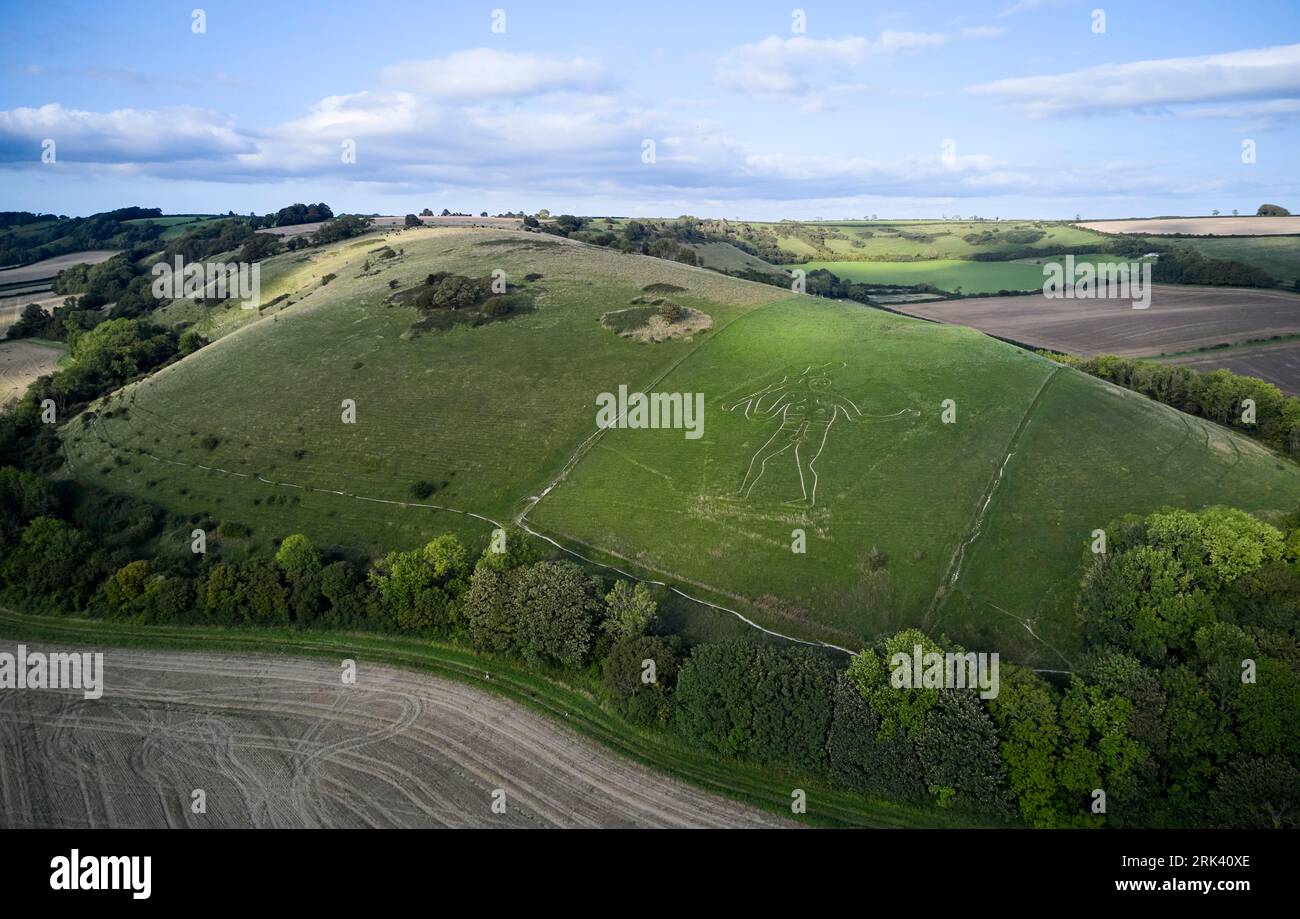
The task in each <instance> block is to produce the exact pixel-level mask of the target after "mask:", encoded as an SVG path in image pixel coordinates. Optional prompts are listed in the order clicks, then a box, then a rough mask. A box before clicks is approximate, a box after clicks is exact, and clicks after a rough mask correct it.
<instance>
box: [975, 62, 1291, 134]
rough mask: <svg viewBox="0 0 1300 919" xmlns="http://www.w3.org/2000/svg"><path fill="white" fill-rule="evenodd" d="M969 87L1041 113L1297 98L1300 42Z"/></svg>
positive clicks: (1033, 112) (1015, 79) (999, 81)
mask: <svg viewBox="0 0 1300 919" xmlns="http://www.w3.org/2000/svg"><path fill="white" fill-rule="evenodd" d="M967 91H968V92H973V93H981V94H986V95H995V96H1002V97H1003V98H1005V99H1006V100H1008V101H1009V102H1011V103H1012V104H1014V105H1016V106H1018V107H1019V108H1021V109H1022V110H1023V111H1025V112H1026V113H1028V114H1030V115H1033V116H1038V117H1042V116H1050V115H1063V114H1070V113H1076V112H1097V111H1114V110H1116V109H1123V110H1153V109H1163V108H1165V107H1168V106H1179V105H1188V104H1193V103H1203V102H1216V101H1226V100H1231V99H1273V98H1294V97H1296V96H1300V44H1297V45H1283V46H1279V47H1274V48H1256V49H1249V50H1245V51H1232V52H1228V53H1226V54H1210V55H1203V56H1200V57H1172V58H1163V59H1159V60H1150V61H1135V62H1132V63H1128V64H1103V65H1100V66H1097V67H1089V68H1087V69H1085V70H1076V71H1073V72H1071V73H1063V74H1057V75H1053V76H1036V77H1013V78H1011V79H1006V80H996V81H994V82H992V83H984V84H980V85H978V86H971V87H967Z"/></svg>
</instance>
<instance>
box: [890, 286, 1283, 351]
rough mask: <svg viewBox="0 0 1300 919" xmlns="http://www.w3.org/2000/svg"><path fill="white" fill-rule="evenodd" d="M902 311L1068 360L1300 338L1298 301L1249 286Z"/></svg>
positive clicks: (989, 300) (912, 306) (978, 300)
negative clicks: (1140, 303) (1139, 306)
mask: <svg viewBox="0 0 1300 919" xmlns="http://www.w3.org/2000/svg"><path fill="white" fill-rule="evenodd" d="M901 308H902V310H903V311H904V312H907V313H909V314H911V315H913V316H920V317H922V318H925V319H934V320H937V321H939V322H951V323H956V324H959V325H966V326H971V327H973V328H976V329H979V330H980V331H982V332H987V333H989V334H991V335H997V336H1000V337H1002V338H1009V339H1011V340H1013V341H1017V342H1021V343H1023V344H1027V345H1033V346H1035V347H1039V348H1049V349H1051V350H1053V351H1063V352H1065V353H1067V354H1076V355H1082V356H1091V355H1094V354H1121V355H1127V356H1130V357H1142V356H1156V355H1160V354H1173V353H1176V352H1179V351H1192V350H1195V349H1196V348H1205V347H1209V346H1212V345H1218V344H1225V343H1226V344H1235V343H1237V342H1243V341H1248V340H1250V339H1256V338H1268V337H1270V336H1273V335H1292V334H1295V333H1300V296H1297V295H1296V294H1289V293H1283V292H1282V291H1272V290H1257V289H1251V288H1225V287H1183V286H1177V285H1165V284H1156V285H1154V286H1153V288H1152V291H1151V305H1150V308H1148V309H1145V310H1135V309H1133V307H1132V303H1131V301H1128V300H1109V299H1098V300H1065V299H1056V300H1049V299H1047V298H1046V297H1044V296H1042V295H1041V294H1035V295H1026V296H1020V297H972V298H969V299H965V300H943V301H937V302H932V303H909V304H905V305H903V306H902V307H901Z"/></svg>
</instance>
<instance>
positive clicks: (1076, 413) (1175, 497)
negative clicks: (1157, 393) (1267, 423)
mask: <svg viewBox="0 0 1300 919" xmlns="http://www.w3.org/2000/svg"><path fill="white" fill-rule="evenodd" d="M1009 452H1010V453H1011V456H1010V458H1009V460H1008V461H1007V464H1006V469H1005V472H1004V474H1003V476H1002V479H1001V482H1000V483H999V484H998V486H997V488H996V490H995V491H994V494H993V498H992V501H991V502H990V503H989V506H988V510H987V512H986V514H985V516H984V520H983V521H982V527H981V530H980V532H979V535H978V537H976V538H975V539H974V540H973V541H972V543H971V545H970V548H969V550H968V551H967V552H966V556H965V559H964V562H963V565H962V567H961V571H960V574H959V576H958V578H957V580H956V583H955V585H954V586H953V589H952V591H951V592H950V594H949V596H948V597H947V599H946V602H945V603H944V604H943V606H942V607H941V608H940V613H941V615H940V617H939V619H938V621H937V623H935V625H936V626H937V628H938V630H940V631H946V632H947V633H948V634H950V635H962V636H963V637H966V638H967V640H969V641H971V642H972V643H973V644H977V645H981V646H982V645H985V644H988V643H990V642H995V641H996V642H998V643H999V644H1000V646H1001V647H1003V648H1007V647H1008V645H1007V644H1005V643H1006V642H1010V647H1011V648H1013V649H1015V651H1016V652H1018V654H1017V656H1020V655H1023V656H1025V657H1029V656H1032V657H1033V659H1035V660H1037V661H1038V662H1039V664H1038V666H1042V667H1059V668H1062V669H1073V667H1072V666H1071V664H1072V663H1073V662H1074V660H1075V653H1076V651H1077V627H1076V623H1075V621H1074V619H1073V616H1072V614H1071V612H1070V604H1071V600H1072V598H1073V595H1074V590H1075V585H1076V583H1077V582H1076V578H1077V574H1078V571H1079V569H1080V567H1081V566H1082V565H1083V563H1084V559H1085V557H1086V556H1087V553H1088V547H1089V544H1090V542H1091V534H1092V531H1093V530H1094V529H1097V528H1104V527H1106V526H1107V525H1109V524H1110V523H1111V522H1112V521H1113V520H1115V519H1116V518H1118V517H1120V516H1122V515H1124V514H1129V513H1143V512H1146V511H1148V510H1154V509H1158V508H1160V507H1164V506H1170V507H1181V508H1189V509H1200V508H1203V507H1207V506H1211V505H1215V504H1227V505H1231V506H1235V507H1240V508H1243V509H1245V510H1248V511H1251V512H1266V513H1267V512H1275V513H1280V512H1285V511H1290V510H1293V509H1294V508H1295V505H1296V487H1297V472H1298V471H1300V470H1298V469H1297V467H1296V465H1295V464H1294V463H1292V462H1290V461H1288V460H1285V459H1281V458H1279V457H1278V456H1276V455H1274V454H1272V453H1270V452H1269V451H1267V450H1265V449H1264V448H1263V447H1261V446H1259V445H1258V444H1257V443H1255V442H1254V441H1251V440H1248V439H1246V438H1243V437H1239V436H1237V435H1235V434H1232V433H1231V432H1229V431H1228V430H1227V429H1225V428H1221V427H1219V426H1218V425H1215V424H1211V423H1210V422H1208V421H1203V420H1201V419H1199V418H1193V417H1192V416H1190V415H1185V414H1183V413H1181V412H1178V411H1175V410H1174V409H1171V408H1168V407H1167V406H1163V405H1160V404H1159V403H1156V402H1152V401H1151V400H1149V399H1146V398H1145V397H1143V396H1141V395H1138V394H1137V393H1133V392H1129V391H1127V390H1123V389H1120V388H1118V387H1114V386H1110V385H1107V384H1105V383H1103V382H1102V381H1100V380H1097V379H1094V378H1092V377H1089V376H1087V375H1085V374H1082V373H1079V372H1078V371H1075V370H1068V369H1063V370H1061V371H1060V372H1059V373H1057V374H1056V376H1054V377H1053V378H1052V380H1051V382H1050V383H1049V384H1048V385H1047V387H1045V389H1044V391H1043V393H1042V396H1041V398H1040V400H1039V404H1038V406H1037V408H1036V410H1035V411H1034V412H1033V413H1032V414H1031V415H1030V416H1029V417H1028V418H1027V419H1026V424H1025V427H1024V429H1023V430H1022V431H1021V432H1020V434H1019V436H1018V437H1017V438H1016V440H1015V442H1014V443H1013V444H1012V445H1011V450H1010V451H1009ZM1008 625H1010V626H1011V631H1010V632H1008V631H1007V626H1008ZM1034 648H1038V653H1037V654H1034V653H1033V649H1034ZM1058 651H1059V652H1060V653H1059V654H1058V653H1057V652H1058ZM1008 653H1010V651H1008ZM1053 661H1055V663H1053Z"/></svg>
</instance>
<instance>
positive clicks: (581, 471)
mask: <svg viewBox="0 0 1300 919" xmlns="http://www.w3.org/2000/svg"><path fill="white" fill-rule="evenodd" d="M385 242H386V243H387V244H389V245H390V246H392V247H393V248H394V249H399V250H401V254H399V255H398V256H397V257H395V258H391V259H384V260H382V261H375V262H373V263H372V265H371V268H370V270H369V271H368V272H365V271H364V266H365V263H366V262H367V261H369V260H372V259H374V258H375V256H374V255H372V254H371V253H372V252H373V250H374V249H375V248H376V247H378V246H381V245H383V244H384V243H385ZM302 259H304V256H303V255H302V254H287V255H283V256H277V257H276V258H275V259H272V260H270V261H268V263H267V267H266V269H265V271H266V275H267V276H268V277H274V278H276V279H277V281H276V284H277V285H278V286H277V288H276V289H277V290H281V289H282V290H283V291H284V292H287V293H289V294H290V296H289V298H288V300H287V301H285V302H284V303H283V304H281V305H280V306H277V307H276V308H275V309H272V310H268V311H266V313H265V315H263V316H262V317H261V318H253V317H252V316H251V315H248V316H246V317H243V323H244V324H243V325H242V326H241V327H239V328H238V329H237V330H235V331H231V332H230V333H229V334H227V335H226V336H225V337H224V338H222V339H221V340H220V341H218V342H216V343H215V344H213V345H211V346H209V347H207V348H204V349H202V350H201V351H199V352H198V353H197V354H195V355H193V356H191V357H189V358H186V359H185V360H184V361H182V362H180V363H178V364H175V365H173V366H171V367H169V368H167V369H165V370H163V371H161V372H160V373H158V374H157V375H155V376H154V377H152V378H150V379H148V380H146V381H144V382H142V383H140V384H136V385H134V386H132V387H128V388H127V389H126V390H124V391H122V393H121V394H119V395H118V396H116V397H115V398H114V400H113V401H112V404H111V405H109V406H101V407H99V408H100V411H99V412H98V417H89V416H83V417H82V418H78V419H77V420H75V421H74V422H73V423H71V424H70V425H69V426H68V428H67V429H66V430H65V432H64V441H65V448H66V453H67V457H68V459H69V462H70V468H71V470H72V474H73V475H75V476H78V477H83V478H86V479H87V480H89V481H94V482H96V483H98V484H100V485H102V486H104V487H107V488H110V489H115V490H119V491H123V492H127V493H131V494H137V495H141V496H144V497H148V498H149V499H150V500H152V501H154V502H157V503H159V504H161V505H163V506H164V507H166V508H168V509H169V510H172V511H175V512H177V513H181V514H185V515H187V516H188V515H195V516H196V519H197V517H199V516H202V515H204V514H210V515H212V517H215V518H217V519H219V520H226V521H233V522H238V523H242V524H245V525H247V526H248V527H250V528H251V529H252V531H253V544H254V546H261V547H262V548H270V547H271V546H272V545H273V543H274V542H275V541H277V540H278V539H280V538H281V537H283V536H284V535H286V534H289V533H294V532H303V533H306V534H308V535H309V536H311V537H312V538H313V539H315V540H316V541H317V542H318V543H320V544H322V545H326V546H335V547H342V548H346V549H350V550H352V551H355V552H358V553H362V552H374V551H376V550H380V549H388V548H399V547H400V548H408V547H411V546H414V545H416V544H418V543H420V542H423V541H424V540H427V539H428V538H430V537H432V536H433V535H435V534H437V533H441V532H445V531H447V530H449V529H454V530H456V531H457V532H459V533H461V534H462V535H463V536H464V537H465V538H466V539H467V540H468V541H470V542H471V544H472V545H477V546H481V545H483V543H484V542H485V541H486V538H487V535H488V532H489V531H490V529H491V527H492V525H493V524H492V522H491V521H495V522H501V523H507V522H509V521H510V520H512V519H514V518H516V517H517V516H518V515H520V514H523V513H524V512H525V511H527V512H528V513H527V516H526V517H525V518H524V522H525V524H526V525H527V526H529V527H532V528H534V529H535V530H537V531H538V532H540V533H543V534H545V535H547V536H549V537H551V538H554V539H555V540H557V541H558V542H560V543H562V544H563V545H565V546H567V547H569V548H571V549H573V550H575V551H578V552H581V553H582V554H584V555H588V556H591V557H593V558H598V559H600V560H603V561H606V562H612V563H616V564H618V565H619V566H620V567H623V568H626V569H628V570H633V571H636V572H638V573H640V574H644V575H649V576H652V577H654V578H656V579H658V580H662V581H665V582H667V583H670V584H673V585H676V586H678V587H680V588H681V589H682V590H684V591H686V592H688V593H690V594H691V595H693V596H698V597H701V598H703V599H707V600H710V601H711V602H714V603H718V604H719V605H723V606H726V607H728V608H730V609H735V610H738V611H742V612H743V613H744V615H746V616H748V617H750V618H752V619H753V620H754V621H756V622H758V623H760V624H762V625H764V626H765V627H768V628H771V629H774V630H777V631H779V632H782V633H785V634H789V635H796V636H799V637H802V638H807V639H814V640H822V641H828V642H831V643H834V644H839V645H844V646H848V647H851V646H853V645H854V644H856V643H859V642H861V641H862V640H863V639H864V638H865V637H866V636H870V635H875V634H877V633H879V632H881V631H883V630H886V629H892V628H895V627H897V626H899V625H901V624H905V623H915V624H925V625H929V626H937V627H938V628H939V629H940V630H946V631H947V632H948V633H949V634H950V635H951V636H952V637H953V638H957V639H962V640H966V641H969V642H971V643H972V644H975V643H977V642H978V643H980V644H981V645H988V646H992V647H994V648H995V649H1000V650H1003V651H1004V652H1005V653H1007V654H1008V655H1011V656H1014V657H1016V658H1017V659H1027V660H1033V661H1036V662H1041V665H1042V666H1047V667H1051V666H1055V665H1054V664H1052V663H1050V661H1052V660H1059V659H1060V658H1059V657H1058V656H1057V655H1056V653H1055V652H1053V651H1051V650H1050V649H1049V648H1048V645H1047V643H1048V642H1050V644H1051V645H1053V646H1055V647H1057V648H1059V649H1061V651H1062V653H1064V654H1067V655H1068V654H1069V653H1070V652H1071V650H1072V649H1073V648H1074V647H1075V646H1076V644H1077V633H1076V631H1075V624H1074V619H1073V616H1072V613H1071V612H1070V610H1069V604H1068V598H1069V596H1070V594H1071V593H1072V589H1073V586H1074V583H1075V569H1076V566H1077V565H1078V564H1079V563H1080V562H1081V560H1082V553H1083V551H1084V549H1085V548H1086V542H1087V538H1088V534H1089V532H1090V531H1091V530H1092V529H1093V528H1094V527H1098V526H1104V525H1105V524H1106V523H1107V522H1108V521H1109V519H1111V517H1112V516H1114V515H1117V514H1120V513H1126V512H1143V511H1148V510H1151V509H1154V508H1157V507H1160V506H1162V505H1164V504H1176V505H1180V506H1184V507H1202V506H1204V505H1208V504H1217V503H1226V504H1236V505H1239V506H1242V507H1245V508H1247V509H1252V510H1284V509H1290V508H1293V507H1294V506H1295V505H1296V503H1297V502H1300V469H1298V468H1297V467H1296V466H1295V465H1294V464H1291V463H1286V462H1284V461H1282V460H1279V459H1277V458H1275V457H1273V456H1272V455H1271V454H1269V453H1267V452H1265V451H1263V450H1261V449H1260V448H1258V447H1256V446H1254V445H1253V444H1252V443H1250V442H1248V441H1245V440H1243V439H1241V438H1238V437H1236V436H1235V435H1231V434H1229V433H1227V432H1226V431H1224V430H1222V429H1219V428H1216V427H1213V426H1209V425H1205V424H1203V423H1201V422H1198V421H1196V420H1194V419H1191V418H1189V417H1186V416H1183V415H1181V414H1179V413H1177V412H1173V411H1171V410H1169V409H1165V408H1162V407H1160V406H1158V405H1155V404H1154V403H1150V402H1148V401H1146V400H1144V399H1141V398H1140V397H1137V396H1134V395H1132V394H1128V393H1124V392H1122V391H1120V390H1118V389H1115V388H1114V387H1111V386H1109V385H1108V384H1105V383H1101V382H1099V381H1096V380H1093V379H1090V378H1086V377H1084V376H1082V375H1080V374H1077V373H1075V372H1074V371H1070V370H1065V369H1061V368H1058V367H1057V365H1055V364H1053V363H1051V362H1049V361H1046V360H1044V359H1042V358H1039V357H1037V356H1034V355H1031V354H1029V353H1027V352H1024V351H1022V350H1020V349H1017V348H1014V347H1012V346H1009V345H1005V344H1002V343H1000V342H997V341H995V340H993V339H990V338H988V337H986V336H984V335H981V334H979V333H977V332H974V331H972V330H968V329H962V328H959V327H953V326H941V325H935V324H931V323H925V322H921V321H917V320H911V319H907V318H904V317H900V316H896V315H893V314H888V313H884V312H880V311H875V310H872V309H869V308H866V307H863V306H861V305H859V304H853V303H847V302H836V301H829V300H824V299H819V298H815V297H802V296H799V297H793V296H791V295H790V294H789V293H788V292H787V291H783V290H781V289H779V288H775V287H770V286H766V285H761V284H754V283H748V282H742V281H738V280H735V279H731V278H726V277H723V276H720V275H718V274H716V273H714V272H710V271H707V270H704V269H698V268H691V267H687V266H684V265H681V264H678V263H675V262H669V261H664V260H658V259H652V258H647V257H643V256H639V255H626V254H620V253H618V252H615V251H612V250H608V249H601V248H596V247H592V246H586V245H582V244H578V243H574V242H571V241H566V240H562V239H556V238H553V237H549V236H541V235H536V234H525V233H519V232H508V231H497V230H459V229H457V230H453V229H416V230H411V231H406V232H402V233H392V234H389V235H388V237H387V238H386V239H385V238H383V237H379V236H372V237H367V238H366V239H364V240H359V241H352V242H350V243H344V244H341V245H339V246H335V247H332V248H329V249H325V250H316V251H315V252H314V254H313V255H312V256H310V257H309V260H308V261H302ZM494 269H501V270H503V271H504V272H505V273H506V277H507V278H508V279H509V281H510V283H511V284H514V285H517V286H518V288H519V289H520V290H521V291H524V292H525V293H526V294H527V295H528V296H529V297H531V298H532V302H533V309H532V310H531V311H525V312H521V313H519V314H518V315H513V316H511V317H510V318H507V319H505V320H503V321H499V322H492V323H489V324H486V325H482V326H479V327H473V328H471V327H467V326H460V327H458V328H456V329H453V330H452V331H448V332H441V333H426V334H422V335H412V334H411V326H412V323H413V322H414V321H416V320H417V319H418V318H419V314H418V313H417V311H416V310H415V309H413V308H410V307H406V306H396V305H391V304H389V303H387V302H385V301H386V299H387V298H388V296H389V294H390V283H389V282H390V281H395V282H397V283H396V285H395V286H396V288H397V289H399V290H400V289H404V288H407V287H410V286H413V285H416V284H418V283H420V282H421V280H422V279H423V278H424V277H425V276H426V275H428V274H430V273H432V272H437V271H449V272H454V273H457V274H462V275H466V276H469V277H483V276H486V275H488V274H490V273H491V272H492V271H493V270H494ZM331 274H332V275H335V277H334V278H333V279H332V280H330V281H329V283H327V284H323V283H322V280H323V279H324V278H325V277H326V276H328V275H331ZM530 274H535V275H540V277H536V278H533V279H531V280H526V276H528V275H530ZM647 287H648V288H650V290H649V291H647V290H646V288H647ZM265 297H266V294H265V293H264V299H265ZM655 299H670V300H671V302H672V304H675V305H677V306H680V307H682V308H685V309H686V310H693V311H696V312H699V313H704V314H707V316H708V317H709V318H711V320H712V327H711V328H709V329H708V330H707V331H697V332H695V333H693V334H691V335H689V336H686V337H679V338H673V339H670V340H666V341H661V342H657V343H653V344H651V343H644V342H641V341H637V340H635V339H634V338H627V337H620V336H619V335H617V334H615V332H614V331H612V330H611V329H610V328H608V327H606V326H605V325H602V324H601V322H600V321H599V320H600V317H601V316H602V315H604V314H606V313H609V312H612V311H617V310H624V309H627V308H628V307H629V306H630V305H632V304H633V303H634V302H636V303H646V302H647V301H650V302H653V300H655ZM620 385H626V386H627V387H628V388H629V389H630V390H633V391H637V390H640V391H646V392H678V393H701V394H703V397H704V404H705V412H704V430H703V436H702V437H701V438H699V439H688V438H686V437H685V436H684V432H683V431H681V430H671V429H669V430H629V429H615V430H609V431H604V432H599V433H598V432H597V430H596V425H595V407H596V405H595V399H596V396H597V394H599V393H602V392H614V391H617V389H618V387H619V386H620ZM765 390H766V393H767V395H766V396H765V397H759V396H756V395H755V394H758V393H763V392H764V391H765ZM780 391H788V393H789V396H788V397H787V398H786V400H785V403H784V404H786V405H787V406H791V405H794V406H796V409H795V410H794V414H793V416H792V415H791V412H790V411H787V412H786V414H785V415H784V416H783V417H777V418H766V419H765V418H763V417H761V416H762V415H763V413H764V410H765V409H771V408H773V407H774V405H775V404H776V402H777V400H778V399H779V392H780ZM747 398H748V402H749V406H750V408H751V409H753V411H751V412H750V416H749V417H746V412H745V408H744V406H745V403H746V400H747ZM345 399H354V400H355V401H356V406H357V423H356V424H344V423H342V421H341V419H340V413H341V403H342V401H343V400H345ZM765 400H766V401H765ZM945 400H953V402H954V403H955V409H956V420H955V422H954V423H951V424H945V423H944V420H943V418H942V415H941V413H942V411H943V406H944V403H945ZM798 406H802V408H801V409H800V408H797V407H798ZM836 406H838V408H836ZM819 408H820V409H821V410H822V414H821V415H820V416H818V415H817V410H818V409H819ZM110 411H111V415H110ZM828 416H829V417H831V418H833V421H832V422H829V423H828V422H827V421H826V418H827V417H828ZM792 421H793V422H794V424H793V429H791V428H789V427H787V428H785V429H783V423H784V422H792ZM805 422H806V423H805ZM1008 454H1010V457H1009V458H1008ZM764 463H766V465H764ZM756 472H761V475H756V474H755V473H756ZM419 482H425V483H429V484H431V485H433V486H435V487H436V491H434V492H433V494H432V495H430V496H429V497H427V498H417V497H413V493H412V485H414V484H416V483H419ZM548 486H553V487H549V490H548ZM539 496H541V500H540V501H537V502H536V503H533V501H532V500H530V499H535V498H537V497H539ZM411 505H421V506H411ZM429 505H432V506H435V507H441V508H448V509H450V511H457V512H465V513H453V512H450V511H440V510H435V509H431V508H430V507H428V506H429ZM467 514H469V515H478V516H467ZM794 530H803V531H804V533H805V536H806V552H804V553H795V552H792V551H791V542H792V539H793V537H792V533H793V531H794ZM963 547H964V548H963ZM873 550H874V551H873ZM954 572H955V573H956V574H957V577H956V581H955V584H954V586H953V587H952V589H951V590H948V589H947V588H946V587H945V585H948V584H950V583H952V577H953V574H954ZM1026 618H1032V619H1034V622H1031V623H1030V627H1031V628H1033V629H1034V630H1035V634H1036V635H1038V636H1040V637H1039V638H1035V637H1034V635H1031V634H1030V632H1029V631H1028V630H1027V629H1026V627H1025V625H1024V623H1023V622H1022V621H1021V620H1023V619H1026Z"/></svg>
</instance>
